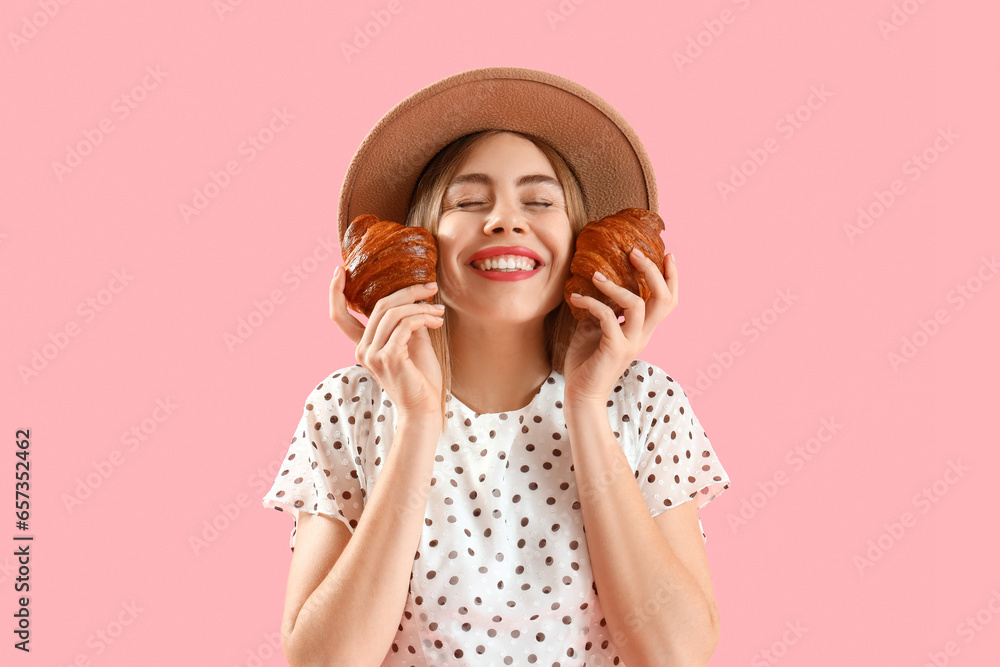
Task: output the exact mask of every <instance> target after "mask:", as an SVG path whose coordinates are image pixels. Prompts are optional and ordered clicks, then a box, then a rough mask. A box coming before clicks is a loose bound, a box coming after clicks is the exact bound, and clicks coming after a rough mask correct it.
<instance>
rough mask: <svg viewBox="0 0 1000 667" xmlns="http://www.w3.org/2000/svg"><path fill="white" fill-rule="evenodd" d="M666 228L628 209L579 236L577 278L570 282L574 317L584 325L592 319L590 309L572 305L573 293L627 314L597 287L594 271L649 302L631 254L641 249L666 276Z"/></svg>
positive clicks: (650, 216) (652, 215) (640, 211)
mask: <svg viewBox="0 0 1000 667" xmlns="http://www.w3.org/2000/svg"><path fill="white" fill-rule="evenodd" d="M663 229H664V226H663V220H662V219H661V218H660V216H658V215H657V214H655V213H653V212H652V211H647V210H645V209H641V208H626V209H623V210H621V211H618V212H617V213H615V214H614V215H609V216H607V217H606V218H602V219H600V220H594V221H591V222H588V223H587V224H586V225H585V226H584V228H583V229H581V230H580V233H579V234H578V235H577V237H576V250H575V252H574V253H573V259H572V261H571V262H570V271H571V272H572V274H573V275H572V276H571V277H570V279H569V280H567V281H566V289H565V298H566V302H567V303H568V304H569V305H570V310H571V311H572V312H573V317H575V318H576V319H577V320H580V321H581V322H582V321H585V320H587V319H589V318H590V317H591V314H590V311H589V310H587V309H586V308H580V307H577V306H576V305H574V304H573V303H572V301H571V300H570V294H572V293H573V292H576V293H577V294H582V295H583V296H590V297H594V298H595V299H597V300H598V301H601V302H602V303H604V304H606V305H608V306H610V307H611V309H612V310H614V312H615V315H616V316H619V317H620V316H621V315H622V313H623V312H624V310H623V309H622V307H621V306H619V305H618V304H617V303H616V302H615V301H614V299H612V298H611V297H609V296H608V295H606V294H605V293H604V292H601V291H600V290H599V289H597V287H595V286H594V283H593V280H592V278H593V275H594V271H600V272H601V273H603V274H604V275H605V276H607V278H608V280H610V281H611V282H613V283H616V284H618V285H621V286H622V287H624V288H626V289H627V290H629V291H630V292H632V293H633V294H638V295H639V296H640V297H642V300H643V301H647V300H649V297H650V296H651V293H650V290H649V286H648V285H647V284H646V279H645V278H644V277H643V276H642V273H641V272H640V271H639V270H638V269H636V268H635V265H634V264H632V261H631V260H630V259H629V253H630V252H631V251H632V248H633V246H634V247H636V248H638V249H639V250H640V251H641V252H642V253H643V254H644V255H646V257H649V258H650V259H651V260H653V263H654V264H656V266H657V267H659V268H660V272H661V275H662V272H663V268H662V267H663V257H664V255H665V249H664V247H663V239H661V238H660V232H662V231H663Z"/></svg>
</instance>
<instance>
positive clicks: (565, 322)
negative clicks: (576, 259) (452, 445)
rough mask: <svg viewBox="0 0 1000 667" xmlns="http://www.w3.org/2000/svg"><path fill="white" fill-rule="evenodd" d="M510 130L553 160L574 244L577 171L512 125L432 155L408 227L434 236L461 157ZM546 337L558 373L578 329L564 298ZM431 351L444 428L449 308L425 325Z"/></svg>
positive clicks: (580, 220) (578, 218) (548, 320)
mask: <svg viewBox="0 0 1000 667" xmlns="http://www.w3.org/2000/svg"><path fill="white" fill-rule="evenodd" d="M505 132H508V133H510V134H516V135H518V136H520V137H523V138H525V139H527V140H528V141H530V142H532V143H533V144H535V146H537V147H538V148H539V150H541V151H542V153H544V154H545V157H546V158H548V160H549V163H550V164H551V165H552V169H553V171H555V173H556V178H557V179H558V180H559V183H560V185H562V188H563V196H564V198H565V200H566V214H567V216H568V217H569V224H570V228H571V229H572V231H573V248H571V249H570V253H571V256H572V251H573V250H574V249H575V247H576V237H577V235H578V234H579V233H580V230H581V229H583V226H584V225H586V224H587V211H586V208H585V206H584V202H583V192H582V191H581V189H580V184H579V182H578V181H577V179H576V175H575V174H574V173H573V170H572V169H571V168H570V166H569V165H568V164H566V161H565V160H563V158H562V156H561V155H559V153H557V152H556V150H555V149H554V148H552V147H551V146H549V145H548V144H547V143H545V142H543V141H542V140H541V139H539V138H537V137H534V136H531V135H528V134H524V133H522V132H514V131H510V130H485V131H483V132H477V133H475V134H468V135H466V136H464V137H461V138H459V139H456V140H455V141H453V142H451V143H450V144H448V145H447V146H445V147H444V148H443V149H441V151H440V152H439V153H438V154H437V155H435V156H434V158H433V159H432V160H431V161H430V162H428V163H427V166H426V167H424V171H423V172H422V173H421V175H420V178H419V180H418V181H417V185H416V187H415V188H414V190H413V195H412V196H411V197H410V204H409V207H408V213H407V216H406V225H407V226H408V227H423V228H425V229H427V230H428V231H429V232H430V233H431V234H432V235H433V236H434V238H437V230H438V220H439V219H440V217H441V203H442V201H443V200H444V194H445V191H446V190H447V189H448V185H449V184H450V183H451V180H452V179H453V178H454V176H455V173H456V172H457V171H458V168H459V166H460V165H461V164H462V162H463V161H464V160H465V158H466V157H467V156H468V155H469V153H471V152H472V149H473V148H475V147H476V146H477V145H478V144H479V143H480V142H481V141H483V140H484V139H487V138H489V137H491V136H494V135H496V134H502V133H505ZM434 302H435V303H442V301H441V291H440V290H438V291H437V292H436V293H435V295H434ZM544 327H545V329H544V330H545V341H546V351H547V352H548V354H549V360H550V361H551V362H552V368H553V369H554V370H555V371H556V372H558V373H560V374H562V372H563V368H564V365H565V359H566V350H567V349H569V343H570V340H571V339H572V337H573V333H574V331H575V330H576V319H575V318H574V317H573V314H572V312H571V311H570V308H569V304H568V303H566V302H565V301H563V302H562V303H561V304H560V305H559V306H557V307H556V308H554V309H553V310H552V311H551V312H550V313H549V314H548V315H546V316H545V323H544ZM428 333H429V334H430V337H431V343H432V344H433V346H434V352H435V354H436V355H437V358H438V361H439V362H440V364H441V416H442V424H441V428H442V429H443V428H444V419H445V404H446V401H447V398H448V395H449V394H450V393H451V348H450V344H449V343H450V338H449V331H448V313H447V312H445V315H444V324H443V325H442V326H440V327H438V328H436V329H428Z"/></svg>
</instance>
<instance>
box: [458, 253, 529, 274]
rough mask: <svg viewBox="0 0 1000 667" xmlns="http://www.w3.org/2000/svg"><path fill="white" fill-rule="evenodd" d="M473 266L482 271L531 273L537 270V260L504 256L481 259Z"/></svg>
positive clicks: (518, 256)
mask: <svg viewBox="0 0 1000 667" xmlns="http://www.w3.org/2000/svg"><path fill="white" fill-rule="evenodd" d="M473 266H475V267H476V268H477V269H479V270H480V271H531V270H532V269H534V268H535V260H533V259H531V258H530V257H522V256H521V255H503V256H494V257H490V258H488V259H481V260H479V261H477V262H475V263H474V264H473Z"/></svg>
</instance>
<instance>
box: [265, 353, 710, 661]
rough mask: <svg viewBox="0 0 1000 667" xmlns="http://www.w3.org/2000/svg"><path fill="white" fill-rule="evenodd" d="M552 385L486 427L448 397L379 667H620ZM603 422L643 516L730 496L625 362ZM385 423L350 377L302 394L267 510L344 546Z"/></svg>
mask: <svg viewBox="0 0 1000 667" xmlns="http://www.w3.org/2000/svg"><path fill="white" fill-rule="evenodd" d="M564 386H565V383H564V378H563V376H562V375H561V374H559V373H557V372H555V371H553V372H552V373H550V374H549V377H548V378H547V379H546V381H545V382H544V383H542V385H541V387H540V388H539V390H538V392H537V393H536V394H535V396H534V397H533V398H532V400H531V402H530V403H529V404H528V405H527V406H525V407H524V408H521V409H520V410H512V411H509V412H502V413H497V414H479V413H477V412H475V411H473V410H471V409H470V408H468V407H467V406H465V405H464V404H462V403H461V402H460V401H458V400H457V399H456V398H454V397H449V398H448V403H447V406H446V417H447V423H446V427H445V430H444V431H443V432H442V433H441V436H440V439H439V440H438V446H437V454H436V456H435V459H434V471H433V475H432V478H431V481H430V483H431V486H430V495H429V496H428V499H427V512H426V515H425V518H424V528H423V532H422V534H421V538H420V546H419V549H418V551H417V554H416V558H415V560H414V561H413V572H412V576H411V579H410V591H409V595H408V597H407V601H406V607H405V611H404V613H403V617H402V619H401V622H400V627H399V630H398V631H397V633H396V637H395V639H394V640H393V642H392V645H391V647H390V648H389V650H388V652H387V653H386V656H385V659H384V661H383V663H382V665H383V667H410V666H415V667H432V666H433V667H438V666H441V667H444V666H446V665H448V666H456V665H470V666H471V665H475V666H477V667H478V666H488V665H497V666H502V665H518V666H521V665H545V666H546V667H550V666H559V667H570V666H580V665H588V666H591V667H598V666H603V665H623V664H624V662H623V661H621V660H620V659H619V657H618V653H617V650H616V648H615V644H614V642H613V641H612V639H611V633H610V631H609V629H608V628H607V623H606V621H605V619H604V614H603V612H602V610H601V604H600V601H599V599H598V597H597V595H596V594H595V585H594V577H593V572H592V570H591V565H590V558H589V552H588V550H587V538H586V535H585V534H584V532H583V514H582V512H581V508H580V497H579V494H578V492H577V486H576V480H575V473H574V471H573V468H572V464H573V461H572V452H571V450H570V443H569V440H568V434H567V430H566V425H565V420H564V417H563V412H562V398H563V389H564ZM607 410H608V416H609V419H610V423H611V426H612V430H613V431H614V433H615V437H617V438H618V441H619V442H620V443H621V445H622V448H623V450H624V452H625V455H626V458H627V460H628V462H629V465H631V467H632V470H633V471H634V473H635V479H636V483H637V484H638V486H639V488H640V489H641V491H642V495H643V498H644V499H645V500H646V505H647V506H648V507H649V513H650V514H651V515H652V516H656V515H657V514H660V513H661V512H663V511H665V510H667V509H670V508H671V507H676V506H677V505H680V504H681V503H684V502H686V501H688V500H692V499H696V502H697V503H698V507H699V508H701V507H703V506H704V505H706V504H707V503H708V502H709V501H711V500H713V499H714V498H716V497H717V496H718V495H719V494H721V493H722V492H723V491H724V490H725V489H727V488H729V476H728V475H727V474H726V471H725V470H724V469H723V467H722V465H721V463H720V462H719V459H718V458H717V457H716V455H715V453H714V451H713V450H712V446H711V444H710V443H709V440H708V436H707V435H706V433H705V431H704V430H703V429H702V427H701V424H700V423H699V422H698V419H697V418H696V417H695V415H694V412H693V411H692V410H691V406H690V404H689V403H688V399H687V396H686V395H685V394H684V392H683V390H682V389H681V387H680V385H679V384H677V383H676V382H674V380H673V379H672V378H671V377H670V376H668V375H667V374H666V373H664V372H663V371H662V370H661V369H659V368H657V367H656V366H654V365H652V364H650V363H647V362H644V361H641V360H636V361H633V362H632V365H631V366H630V367H629V368H628V369H627V370H626V371H625V372H624V374H623V375H622V377H621V378H620V379H619V381H618V383H617V384H616V386H615V388H614V391H613V393H612V394H611V398H610V399H609V401H608V406H607ZM395 423H396V413H395V408H394V405H393V403H392V401H391V400H390V399H389V396H388V394H386V393H384V392H383V391H382V390H381V388H380V387H379V386H378V385H377V384H376V383H375V382H374V381H373V380H372V379H371V377H370V376H369V374H368V373H367V371H365V369H364V368H363V367H361V366H360V365H355V366H350V367H348V368H344V369H342V370H340V371H338V372H336V373H333V374H332V375H330V376H329V377H328V378H326V379H325V380H324V381H323V382H322V383H321V384H320V385H319V386H317V387H316V388H315V389H314V390H313V391H312V392H311V393H310V394H309V396H308V398H307V400H306V405H305V411H304V413H303V415H302V419H301V421H300V422H299V425H298V427H297V429H296V431H295V437H294V438H293V439H292V442H291V445H290V447H289V449H288V456H287V458H286V459H285V461H284V462H283V464H282V466H281V470H280V472H279V473H278V475H277V478H276V479H275V481H274V485H273V486H272V488H271V490H270V491H269V492H268V493H267V495H265V496H264V498H263V504H264V507H269V508H274V509H277V510H282V511H285V512H288V513H290V514H291V515H292V516H293V517H294V518H295V522H296V525H297V523H298V516H299V512H308V513H310V514H323V515H326V516H329V517H332V518H334V519H337V520H340V521H342V522H343V523H344V524H345V525H347V527H348V528H349V529H350V530H351V532H352V533H353V532H354V529H355V528H356V527H357V525H358V520H359V519H360V518H361V513H362V511H363V510H364V505H365V499H366V498H367V497H369V496H370V495H371V493H372V490H373V488H374V486H375V484H376V483H377V482H378V477H379V472H380V471H381V469H382V466H383V465H384V463H385V460H386V457H387V455H388V453H389V450H390V449H391V447H392V439H393V433H394V432H395ZM700 524H701V522H700V520H699V526H700ZM702 538H703V540H706V541H707V537H706V536H705V533H704V532H702ZM290 546H291V547H292V548H293V549H294V548H295V528H294V527H293V529H292V533H291V538H290Z"/></svg>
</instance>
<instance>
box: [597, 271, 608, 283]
mask: <svg viewBox="0 0 1000 667" xmlns="http://www.w3.org/2000/svg"><path fill="white" fill-rule="evenodd" d="M594 280H599V281H601V282H602V283H603V282H604V281H606V280H607V278H605V277H604V274H603V273H601V272H600V271H594Z"/></svg>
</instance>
